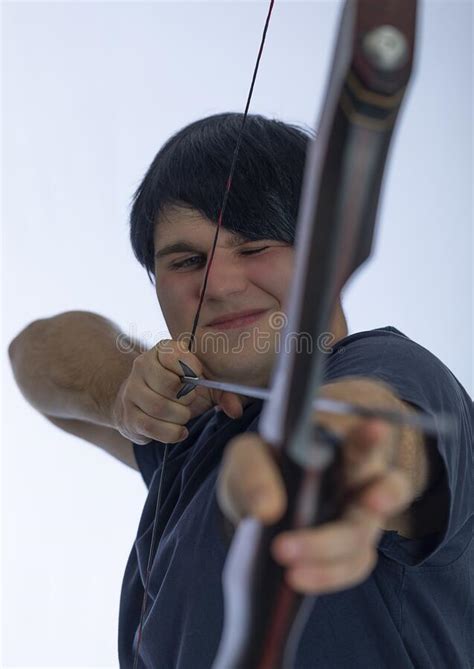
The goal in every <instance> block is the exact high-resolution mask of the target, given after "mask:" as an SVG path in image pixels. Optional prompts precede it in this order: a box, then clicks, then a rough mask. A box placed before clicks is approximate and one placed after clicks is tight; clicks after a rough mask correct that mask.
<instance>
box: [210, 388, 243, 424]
mask: <svg viewBox="0 0 474 669" xmlns="http://www.w3.org/2000/svg"><path fill="white" fill-rule="evenodd" d="M215 402H216V404H217V405H218V406H219V407H220V408H221V409H222V411H223V412H224V413H225V414H226V415H227V416H229V418H234V419H236V418H241V416H242V414H243V406H242V404H243V403H242V400H241V399H240V397H239V396H238V395H236V394H235V393H227V392H222V391H221V392H220V393H216V395H215Z"/></svg>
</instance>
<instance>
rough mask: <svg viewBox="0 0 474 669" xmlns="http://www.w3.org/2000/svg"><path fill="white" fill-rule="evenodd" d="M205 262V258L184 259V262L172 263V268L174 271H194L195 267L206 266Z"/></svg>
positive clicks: (190, 257)
mask: <svg viewBox="0 0 474 669" xmlns="http://www.w3.org/2000/svg"><path fill="white" fill-rule="evenodd" d="M205 262H206V259H205V257H204V256H201V255H196V256H189V257H188V258H184V260H176V261H175V262H172V263H170V268H171V269H173V270H179V269H194V268H195V267H202V266H204V264H205Z"/></svg>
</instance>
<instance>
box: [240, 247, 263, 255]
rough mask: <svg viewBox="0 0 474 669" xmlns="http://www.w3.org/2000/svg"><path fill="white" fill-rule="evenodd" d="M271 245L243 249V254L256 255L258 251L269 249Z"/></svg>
mask: <svg viewBox="0 0 474 669" xmlns="http://www.w3.org/2000/svg"><path fill="white" fill-rule="evenodd" d="M269 248H270V247H269V246H259V247H258V248H256V249H245V250H243V251H241V253H242V255H243V256H253V255H256V254H257V253H261V252H262V251H265V250H266V249H269Z"/></svg>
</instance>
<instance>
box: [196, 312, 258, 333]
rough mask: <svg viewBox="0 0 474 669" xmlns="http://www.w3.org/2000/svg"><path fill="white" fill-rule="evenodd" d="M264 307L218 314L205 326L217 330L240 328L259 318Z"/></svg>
mask: <svg viewBox="0 0 474 669" xmlns="http://www.w3.org/2000/svg"><path fill="white" fill-rule="evenodd" d="M266 311H267V310H266V309H248V310H247V311H238V312H237V311H236V312H234V313H231V314H225V315H224V316H219V318H215V319H214V320H213V321H211V322H210V323H208V324H207V326H206V327H212V328H214V329H217V330H230V329H231V328H240V327H244V326H246V325H249V324H251V323H253V322H255V321H256V320H258V319H259V318H260V316H261V315H262V314H263V313H265V312H266Z"/></svg>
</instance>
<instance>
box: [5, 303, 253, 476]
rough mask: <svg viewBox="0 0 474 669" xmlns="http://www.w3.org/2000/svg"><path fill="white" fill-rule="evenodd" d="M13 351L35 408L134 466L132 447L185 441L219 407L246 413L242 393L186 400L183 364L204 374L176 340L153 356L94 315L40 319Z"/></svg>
mask: <svg viewBox="0 0 474 669" xmlns="http://www.w3.org/2000/svg"><path fill="white" fill-rule="evenodd" d="M8 352H9V355H10V361H11V364H12V368H13V373H14V376H15V379H16V382H17V384H18V386H19V388H20V390H21V392H22V393H23V395H24V397H25V398H26V399H27V401H28V402H29V403H30V404H31V405H32V406H33V407H34V408H35V409H37V410H38V411H39V412H40V413H42V414H43V415H44V416H45V417H46V418H47V419H48V420H49V421H50V422H52V423H53V424H54V425H56V426H57V427H59V428H61V429H62V430H65V431H66V432H69V433H70V434H73V435H75V436H77V437H79V438H80V439H85V440H86V441H88V442H90V443H92V444H95V445H96V446H100V447H101V448H103V449H104V450H105V451H107V453H110V455H113V456H114V457H116V458H118V459H119V460H121V461H122V462H124V463H125V464H127V465H129V466H131V467H134V468H137V463H136V461H135V455H134V452H133V446H132V444H140V445H146V444H148V443H150V442H151V441H153V440H155V441H159V442H162V443H176V442H179V441H181V440H182V439H184V438H185V437H186V435H187V430H186V427H185V426H186V425H187V423H188V422H189V421H190V420H191V418H194V417H195V416H199V415H200V414H202V413H203V412H204V411H207V410H208V409H209V408H211V407H212V406H213V405H214V404H216V403H217V404H219V405H220V406H221V408H222V409H223V410H224V411H225V412H226V413H227V414H228V415H230V416H238V415H240V414H241V412H242V408H241V402H240V399H239V398H238V397H237V396H236V395H233V394H232V393H222V392H217V391H209V390H207V389H206V388H198V389H196V390H194V391H193V392H192V393H190V394H189V395H186V396H185V397H181V398H180V399H179V400H178V399H177V392H178V391H179V389H180V388H181V385H182V382H181V374H182V371H181V366H180V362H179V361H180V360H182V361H183V362H185V363H186V364H188V365H189V366H190V367H191V368H192V369H194V370H195V371H196V373H197V374H199V375H201V374H202V373H203V369H202V365H201V363H200V361H199V359H198V358H197V357H196V356H195V355H194V354H193V353H191V352H189V351H188V350H187V349H186V348H185V347H184V345H182V344H180V343H179V342H175V341H171V340H164V341H161V342H159V343H158V344H156V345H155V346H153V347H152V348H150V349H149V350H146V349H145V348H144V346H143V345H141V344H140V342H138V341H136V340H132V339H130V338H129V337H127V336H126V335H125V334H124V333H123V332H121V331H120V329H119V328H118V327H117V325H115V323H113V322H112V321H110V320H108V319H106V318H103V317H102V316H99V315H98V314H94V313H91V312H87V311H67V312H65V313H62V314H58V315H57V316H53V317H52V318H45V319H41V320H37V321H34V322H33V323H31V324H30V325H28V326H27V327H26V328H25V329H24V330H22V331H21V332H20V333H19V335H18V336H17V337H15V339H14V340H13V341H12V342H11V344H10V346H9V350H8Z"/></svg>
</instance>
